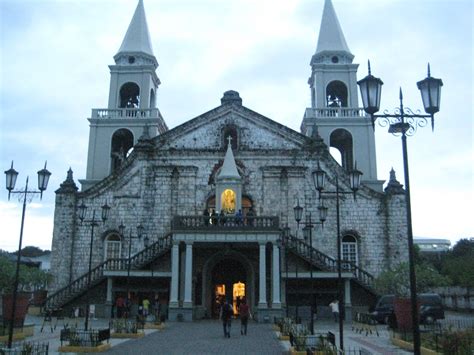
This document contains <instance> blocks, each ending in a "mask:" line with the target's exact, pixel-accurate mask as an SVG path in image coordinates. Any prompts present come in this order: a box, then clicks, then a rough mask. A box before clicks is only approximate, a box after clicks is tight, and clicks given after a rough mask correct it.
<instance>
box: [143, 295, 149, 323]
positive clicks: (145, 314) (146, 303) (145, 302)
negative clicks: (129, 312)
mask: <svg viewBox="0 0 474 355" xmlns="http://www.w3.org/2000/svg"><path fill="white" fill-rule="evenodd" d="M142 305H143V318H144V319H146V317H148V315H149V314H150V300H149V299H148V297H146V296H145V298H144V299H143V301H142Z"/></svg>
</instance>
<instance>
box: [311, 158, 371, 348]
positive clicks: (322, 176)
mask: <svg viewBox="0 0 474 355" xmlns="http://www.w3.org/2000/svg"><path fill="white" fill-rule="evenodd" d="M361 175H362V172H360V171H359V170H357V163H356V164H355V167H354V169H353V170H351V171H349V181H350V187H351V190H352V191H343V190H341V188H340V186H339V177H338V176H337V175H336V184H335V185H336V191H323V190H324V183H325V180H326V172H325V171H324V170H322V169H321V167H320V165H319V162H318V166H317V169H316V170H315V171H313V173H312V177H313V183H314V187H315V188H316V190H318V192H319V198H321V196H322V195H323V194H327V195H336V222H337V235H336V240H337V289H338V302H339V307H340V308H341V307H343V305H344V299H343V285H342V270H341V222H340V211H339V195H341V194H353V195H354V199H355V197H356V195H355V194H356V192H357V190H358V189H359V187H360V177H361ZM340 311H341V310H340ZM343 325H344V320H343V317H342V316H341V314H340V315H339V347H340V349H341V350H344V327H343Z"/></svg>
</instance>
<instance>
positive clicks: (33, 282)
mask: <svg viewBox="0 0 474 355" xmlns="http://www.w3.org/2000/svg"><path fill="white" fill-rule="evenodd" d="M0 270H1V272H0V293H4V294H5V293H10V292H12V291H13V283H14V279H15V272H16V264H15V263H14V262H13V261H11V260H9V259H8V257H6V256H5V255H0ZM50 280H51V274H49V273H46V272H44V271H43V270H40V269H38V268H35V267H28V266H25V265H21V264H20V273H19V278H18V290H19V291H34V290H38V289H42V288H45V287H46V286H47V285H48V283H49V282H50Z"/></svg>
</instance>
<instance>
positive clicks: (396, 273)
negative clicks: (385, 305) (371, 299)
mask: <svg viewBox="0 0 474 355" xmlns="http://www.w3.org/2000/svg"><path fill="white" fill-rule="evenodd" d="M415 275H416V289H417V292H418V293H423V292H427V291H428V290H429V289H430V288H433V287H443V286H449V285H450V284H451V280H450V278H449V277H446V276H444V275H441V274H440V273H439V272H438V271H437V270H436V269H435V268H434V267H432V266H431V265H429V264H427V263H421V264H418V265H415ZM375 289H376V290H377V292H378V293H379V294H382V295H387V294H395V295H397V296H402V297H408V296H409V295H410V275H409V266H408V263H400V264H398V265H397V266H396V267H395V268H393V269H390V270H385V271H383V272H382V273H381V274H380V275H379V276H378V277H377V278H376V279H375Z"/></svg>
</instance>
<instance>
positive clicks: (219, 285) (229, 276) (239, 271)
mask: <svg viewBox="0 0 474 355" xmlns="http://www.w3.org/2000/svg"><path fill="white" fill-rule="evenodd" d="M211 287H212V291H211V297H212V317H213V318H218V317H219V309H220V305H221V304H222V302H224V301H225V299H227V300H229V301H231V302H232V306H233V307H234V314H235V315H238V314H239V312H238V308H239V306H240V302H241V301H242V299H243V298H244V297H246V296H247V293H246V292H247V277H246V272H245V269H244V267H243V265H242V263H241V262H240V261H238V260H235V259H224V260H222V261H220V262H218V263H217V264H216V265H215V266H214V268H213V269H212V278H211Z"/></svg>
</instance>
